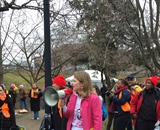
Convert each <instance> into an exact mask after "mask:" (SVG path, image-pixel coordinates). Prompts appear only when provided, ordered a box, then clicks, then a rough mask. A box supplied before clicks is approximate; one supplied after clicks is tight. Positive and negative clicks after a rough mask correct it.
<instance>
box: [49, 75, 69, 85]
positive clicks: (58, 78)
mask: <svg viewBox="0 0 160 130" xmlns="http://www.w3.org/2000/svg"><path fill="white" fill-rule="evenodd" d="M52 83H55V84H57V85H58V86H60V87H63V86H65V85H66V80H65V79H64V76H63V75H59V76H56V77H55V78H53V79H52Z"/></svg>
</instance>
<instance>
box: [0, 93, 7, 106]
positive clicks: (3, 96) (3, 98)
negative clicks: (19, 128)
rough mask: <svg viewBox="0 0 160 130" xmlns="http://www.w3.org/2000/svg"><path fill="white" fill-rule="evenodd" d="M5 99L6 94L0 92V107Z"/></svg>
mask: <svg viewBox="0 0 160 130" xmlns="http://www.w3.org/2000/svg"><path fill="white" fill-rule="evenodd" d="M5 99H6V94H5V93H3V94H1V95H0V107H1V106H2V105H3V103H4V100H5Z"/></svg>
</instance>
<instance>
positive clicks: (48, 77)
mask: <svg viewBox="0 0 160 130" xmlns="http://www.w3.org/2000/svg"><path fill="white" fill-rule="evenodd" d="M43 3H44V43H45V45H44V61H45V86H46V87H48V86H51V85H52V82H51V47H50V46H51V45H50V12H49V10H50V9H49V0H43ZM49 127H50V107H49V106H47V105H46V104H45V130H49Z"/></svg>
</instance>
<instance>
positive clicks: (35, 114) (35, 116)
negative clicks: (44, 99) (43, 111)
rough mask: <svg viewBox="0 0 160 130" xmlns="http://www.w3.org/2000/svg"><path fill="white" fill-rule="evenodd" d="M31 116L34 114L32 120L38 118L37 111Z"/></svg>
mask: <svg viewBox="0 0 160 130" xmlns="http://www.w3.org/2000/svg"><path fill="white" fill-rule="evenodd" d="M33 114H34V119H37V118H39V111H34V112H33Z"/></svg>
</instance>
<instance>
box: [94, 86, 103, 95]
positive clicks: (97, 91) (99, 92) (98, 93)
mask: <svg viewBox="0 0 160 130" xmlns="http://www.w3.org/2000/svg"><path fill="white" fill-rule="evenodd" d="M93 87H94V88H95V90H96V93H97V95H101V91H100V90H99V88H98V86H97V85H93Z"/></svg>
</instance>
